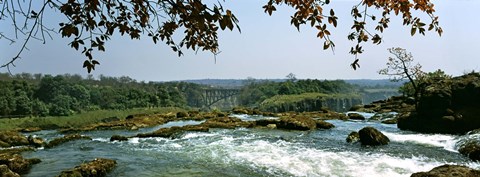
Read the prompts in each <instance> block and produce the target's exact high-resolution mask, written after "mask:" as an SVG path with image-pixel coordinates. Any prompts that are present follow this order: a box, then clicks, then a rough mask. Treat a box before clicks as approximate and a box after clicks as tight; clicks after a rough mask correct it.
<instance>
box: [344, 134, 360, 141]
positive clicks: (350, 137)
mask: <svg viewBox="0 0 480 177" xmlns="http://www.w3.org/2000/svg"><path fill="white" fill-rule="evenodd" d="M346 140H347V143H356V142H358V141H359V140H360V134H358V132H351V133H350V134H348V136H347V139H346Z"/></svg>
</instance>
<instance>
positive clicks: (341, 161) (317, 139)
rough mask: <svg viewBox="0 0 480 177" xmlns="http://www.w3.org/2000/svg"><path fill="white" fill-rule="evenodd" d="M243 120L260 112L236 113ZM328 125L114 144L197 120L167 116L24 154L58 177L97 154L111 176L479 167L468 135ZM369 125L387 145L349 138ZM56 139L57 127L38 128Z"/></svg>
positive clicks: (43, 172) (37, 168) (32, 176)
mask: <svg viewBox="0 0 480 177" xmlns="http://www.w3.org/2000/svg"><path fill="white" fill-rule="evenodd" d="M235 116H236V117H239V118H241V119H244V120H255V119H261V118H263V117H261V116H246V115H235ZM328 122H330V123H333V124H334V125H335V126H336V127H335V128H333V129H330V130H315V131H307V132H305V131H285V130H276V129H263V128H254V129H246V128H237V129H211V130H210V132H187V133H184V134H183V135H181V136H180V137H178V138H177V139H166V138H131V139H129V141H125V142H110V141H109V138H110V137H111V136H112V135H114V134H118V135H124V136H130V135H135V134H137V133H143V132H149V131H154V130H156V129H158V128H162V127H170V126H181V125H187V124H199V123H201V122H198V121H185V122H170V123H167V124H164V125H160V126H157V127H152V128H145V129H140V130H138V131H127V130H106V131H92V132H84V133H83V134H84V135H88V136H91V137H92V138H93V140H92V141H89V140H78V141H73V142H68V143H65V144H63V145H60V146H58V147H55V148H52V149H39V150H37V151H34V152H25V153H23V155H24V156H25V157H26V158H33V157H35V158H40V159H41V160H42V163H40V164H37V165H34V166H33V168H32V169H31V172H30V173H29V174H27V175H25V176H28V177H36V176H39V177H40V176H55V175H58V174H59V173H60V172H61V171H62V170H66V169H69V168H72V167H74V166H77V165H79V164H80V163H82V162H85V161H91V160H93V159H94V158H97V157H102V158H110V159H114V160H116V161H117V163H118V164H117V167H116V168H115V170H114V171H112V172H111V173H110V174H109V176H127V177H128V176H147V177H148V176H152V177H153V176H352V177H353V176H409V175H410V174H412V173H414V172H419V171H428V170H430V169H432V168H434V167H436V166H439V165H442V164H446V163H448V164H461V165H466V166H469V167H472V168H476V169H480V163H478V162H473V161H471V160H469V159H468V158H466V157H464V156H462V155H461V154H459V153H458V152H457V149H456V143H457V142H459V141H461V140H462V139H463V138H465V137H464V136H457V135H443V134H421V133H415V132H410V131H401V130H399V129H398V128H397V127H396V125H387V124H381V123H379V122H376V121H368V120H367V121H341V120H329V121H328ZM365 126H372V127H375V128H377V129H378V130H380V131H382V132H383V133H384V134H385V135H386V136H387V137H389V138H390V140H391V142H390V144H388V145H386V146H380V147H363V146H361V145H360V144H359V143H357V144H349V143H347V142H346V141H345V138H346V137H347V135H348V134H349V133H350V132H351V131H358V130H360V129H361V128H363V127H365ZM33 135H35V136H39V137H42V138H44V139H47V140H51V139H53V138H55V137H60V136H62V135H61V134H58V133H57V132H55V131H41V132H35V133H33Z"/></svg>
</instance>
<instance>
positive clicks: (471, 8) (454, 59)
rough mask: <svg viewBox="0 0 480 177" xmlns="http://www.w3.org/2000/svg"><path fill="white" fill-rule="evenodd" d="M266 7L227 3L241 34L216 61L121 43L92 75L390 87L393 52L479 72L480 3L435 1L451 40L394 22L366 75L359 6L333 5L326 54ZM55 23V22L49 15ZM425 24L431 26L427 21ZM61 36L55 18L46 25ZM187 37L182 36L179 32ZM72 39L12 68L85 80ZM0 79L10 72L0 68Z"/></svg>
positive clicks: (286, 15) (115, 42) (281, 13)
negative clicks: (386, 71)
mask: <svg viewBox="0 0 480 177" xmlns="http://www.w3.org/2000/svg"><path fill="white" fill-rule="evenodd" d="M266 2H267V1H266V0H263V1H258V0H243V1H234V0H226V2H222V4H223V6H224V8H226V9H231V10H232V12H233V13H234V14H235V15H236V16H237V18H238V19H239V21H240V23H239V25H240V28H241V33H239V32H238V31H237V30H234V31H229V30H227V31H222V32H220V33H219V43H220V50H221V53H220V54H219V55H218V56H217V57H216V62H215V61H214V56H213V55H212V54H211V53H209V52H194V51H190V50H188V51H187V50H185V51H184V53H185V55H184V56H182V57H178V56H177V54H176V53H174V52H173V51H172V50H171V49H170V48H169V47H168V46H167V45H165V44H163V43H161V42H160V43H157V44H156V45H155V44H153V42H152V41H151V39H150V38H147V37H145V38H143V39H142V40H130V39H129V38H128V37H120V36H119V35H118V34H117V35H115V36H114V37H113V38H112V40H110V41H108V42H107V44H106V52H100V53H98V52H96V53H95V56H96V58H97V59H98V60H99V61H100V63H101V65H100V66H97V68H96V70H94V71H92V74H93V75H94V76H95V77H98V76H99V75H101V74H102V75H106V76H115V77H119V76H129V77H131V78H133V79H136V80H138V81H174V80H189V79H246V78H249V77H252V78H257V79H277V78H285V77H286V76H287V75H288V74H289V73H293V74H295V75H296V77H297V78H299V79H307V78H308V79H387V77H386V76H382V75H379V74H378V73H377V72H378V70H380V69H382V68H385V67H386V62H387V59H388V57H390V56H392V55H390V54H389V53H388V51H387V49H388V48H391V47H401V48H405V49H406V50H407V51H408V52H411V53H412V55H413V57H414V60H415V61H416V62H418V63H420V64H421V65H422V66H423V70H424V71H426V72H430V71H435V70H437V69H442V70H444V71H445V72H446V73H447V74H450V75H454V76H457V75H461V74H463V73H467V72H471V71H472V70H475V71H479V70H480V55H479V53H478V51H479V50H480V44H479V42H480V32H478V31H479V30H480V20H479V19H478V18H479V17H480V11H479V10H478V7H480V1H477V0H441V1H438V0H437V1H433V2H434V4H435V8H436V11H437V12H436V15H438V16H439V21H440V26H441V27H442V28H443V30H444V33H443V35H442V36H441V37H439V36H438V35H437V34H436V33H435V32H427V34H426V36H422V35H418V34H417V35H415V36H413V37H412V36H410V28H409V27H406V26H402V21H401V17H395V16H392V19H391V23H390V24H389V26H390V27H389V28H388V29H387V30H386V31H385V32H384V33H383V34H382V36H383V42H382V43H381V44H380V45H373V44H371V43H367V44H364V49H365V52H364V54H362V55H361V56H359V58H360V65H361V67H360V69H357V70H353V69H352V68H351V67H350V63H352V61H353V60H354V56H352V55H351V54H349V50H350V47H352V46H354V43H353V42H351V41H349V40H348V39H347V35H348V33H349V32H350V27H351V25H352V23H353V19H352V18H351V16H350V10H351V8H352V6H353V5H354V4H356V3H358V2H359V1H358V0H356V1H354V0H334V1H332V3H331V4H330V5H328V6H326V7H324V9H330V8H333V9H334V10H335V12H336V15H337V16H338V17H339V19H338V27H337V28H331V29H330V31H331V32H332V33H333V34H332V37H331V39H332V40H333V41H334V42H335V44H336V49H335V52H332V51H331V50H323V41H322V40H320V39H318V38H316V34H317V30H316V29H315V28H310V27H309V26H303V27H302V28H301V29H300V32H299V31H297V29H296V28H295V27H293V26H291V25H290V16H291V15H292V14H293V10H292V9H291V8H289V7H286V6H284V7H280V8H277V12H274V14H273V15H272V16H269V15H268V14H265V13H264V12H263V9H262V8H261V7H262V6H263V5H264V4H265V3H266ZM47 16H49V15H47ZM420 16H421V17H422V19H423V20H424V22H430V19H429V18H428V17H426V16H423V15H420ZM45 19H46V22H45V23H47V24H48V23H50V24H51V26H52V27H54V28H56V30H58V26H57V25H56V24H58V22H57V21H56V20H58V19H57V18H56V17H55V16H50V17H49V18H45ZM4 24H5V23H2V24H0V31H8V30H10V31H11V27H10V26H8V25H4ZM179 32H181V31H179ZM69 41H70V40H69V39H63V38H61V36H60V35H54V36H53V40H47V42H46V44H43V43H40V42H37V41H33V42H31V43H30V44H29V50H28V51H25V52H24V53H23V54H22V55H21V57H22V58H21V59H20V60H18V62H16V63H15V67H12V68H10V69H11V72H12V73H13V74H16V73H22V72H27V73H43V74H53V75H56V74H65V73H70V74H80V75H83V76H86V75H87V74H88V73H87V71H86V70H85V69H84V68H82V63H83V61H84V60H85V57H84V55H83V54H81V53H80V52H79V51H76V50H74V49H72V48H70V47H69V46H67V44H68V43H69ZM18 49H19V47H18V45H15V44H14V45H9V43H7V42H6V41H5V40H3V39H0V63H2V64H3V63H5V62H6V61H7V60H8V59H9V58H11V57H12V56H13V55H14V54H15V53H16V52H17V51H18ZM0 72H7V70H6V68H0Z"/></svg>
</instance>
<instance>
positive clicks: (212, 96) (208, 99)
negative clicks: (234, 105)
mask: <svg viewBox="0 0 480 177" xmlns="http://www.w3.org/2000/svg"><path fill="white" fill-rule="evenodd" d="M239 93H240V89H220V88H218V89H205V93H204V99H203V101H204V103H203V105H204V106H205V107H207V108H210V107H211V106H212V105H213V104H215V103H217V102H219V101H220V100H224V99H227V98H232V97H234V96H235V95H238V94H239Z"/></svg>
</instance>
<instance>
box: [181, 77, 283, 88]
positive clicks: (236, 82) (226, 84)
mask: <svg viewBox="0 0 480 177" xmlns="http://www.w3.org/2000/svg"><path fill="white" fill-rule="evenodd" d="M265 81H273V82H283V81H285V79H198V80H181V81H180V82H188V83H195V84H201V85H208V86H211V87H222V88H240V87H243V86H244V85H245V84H247V83H250V82H265Z"/></svg>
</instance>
